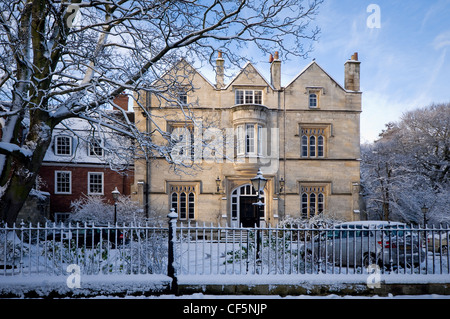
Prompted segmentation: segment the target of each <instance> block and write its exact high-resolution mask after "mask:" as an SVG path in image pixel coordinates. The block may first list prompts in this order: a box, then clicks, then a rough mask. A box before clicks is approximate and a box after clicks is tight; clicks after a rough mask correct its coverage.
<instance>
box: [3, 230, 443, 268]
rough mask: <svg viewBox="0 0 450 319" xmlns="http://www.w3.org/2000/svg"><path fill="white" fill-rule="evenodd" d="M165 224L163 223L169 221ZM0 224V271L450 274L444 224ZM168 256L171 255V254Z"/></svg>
mask: <svg viewBox="0 0 450 319" xmlns="http://www.w3.org/2000/svg"><path fill="white" fill-rule="evenodd" d="M169 224H170V223H169ZM171 225H173V226H170V225H169V226H170V227H174V228H173V229H172V233H173V234H174V239H173V240H172V244H173V245H169V227H163V226H149V225H132V224H131V225H121V226H119V225H117V224H116V225H109V224H108V225H91V224H76V225H67V226H66V225H63V224H54V223H51V224H49V223H47V224H45V225H39V224H38V225H36V226H32V225H31V224H30V225H25V224H23V223H22V224H21V225H20V226H13V227H7V226H3V227H1V228H0V276H14V275H35V274H38V275H39V274H49V275H67V273H68V272H67V269H68V267H69V266H70V265H72V264H76V265H78V266H79V267H80V274H111V275H115V274H164V275H167V274H169V275H170V273H171V272H170V269H169V270H168V268H170V267H169V253H168V250H169V247H172V246H173V251H172V252H173V254H172V256H173V262H170V264H171V265H172V266H173V268H172V273H173V272H174V273H175V275H176V276H180V275H239V274H261V275H265V274H266V275H272V274H280V275H291V274H322V273H326V274H363V273H366V274H367V273H373V271H374V267H376V269H377V271H379V272H380V273H395V274H423V275H426V274H450V268H449V264H450V252H449V250H448V240H449V237H450V229H449V228H448V226H446V227H439V228H414V227H412V226H406V225H405V224H390V225H382V226H380V225H375V226H373V227H372V226H368V227H365V226H361V225H358V224H352V223H349V224H347V225H346V224H341V225H337V226H333V227H323V228H296V227H294V226H292V227H286V226H283V227H276V228H272V227H261V228H244V227H220V226H213V225H210V226H207V225H205V224H204V225H198V224H190V223H188V224H186V223H180V224H179V225H176V223H172V224H171ZM170 258H172V257H170Z"/></svg>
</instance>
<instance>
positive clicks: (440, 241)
mask: <svg viewBox="0 0 450 319" xmlns="http://www.w3.org/2000/svg"><path fill="white" fill-rule="evenodd" d="M449 237H450V232H448V231H442V232H435V231H432V232H431V233H429V234H428V236H427V242H428V244H427V246H428V250H429V251H434V252H437V253H441V254H445V253H446V252H447V251H448V239H449Z"/></svg>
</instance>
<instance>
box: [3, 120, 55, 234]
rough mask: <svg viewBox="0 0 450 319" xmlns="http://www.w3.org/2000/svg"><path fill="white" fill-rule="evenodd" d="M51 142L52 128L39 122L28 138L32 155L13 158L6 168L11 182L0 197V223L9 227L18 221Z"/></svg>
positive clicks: (33, 127)
mask: <svg viewBox="0 0 450 319" xmlns="http://www.w3.org/2000/svg"><path fill="white" fill-rule="evenodd" d="M51 140H52V132H51V129H50V126H48V125H47V124H46V123H45V122H43V121H39V120H37V121H36V123H35V124H34V125H33V126H32V129H31V130H30V132H29V133H28V136H27V138H26V141H27V144H28V145H32V146H33V147H32V148H31V147H30V148H29V149H30V150H31V151H32V155H31V156H23V157H14V158H12V160H11V165H10V166H9V167H5V168H4V169H10V171H9V172H2V173H5V174H8V175H9V181H8V182H7V183H6V184H5V185H4V186H3V188H4V191H3V192H2V195H1V197H0V221H2V222H5V223H7V224H8V226H12V224H13V223H14V222H15V221H16V219H17V215H18V214H19V212H20V210H21V209H22V207H23V205H24V203H25V201H26V199H27V197H28V194H29V193H30V191H31V189H32V188H33V186H34V184H35V181H36V177H37V175H38V173H39V170H40V168H41V166H42V162H43V159H44V156H45V153H46V152H47V149H48V147H49V146H50V143H51Z"/></svg>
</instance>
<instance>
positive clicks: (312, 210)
mask: <svg viewBox="0 0 450 319" xmlns="http://www.w3.org/2000/svg"><path fill="white" fill-rule="evenodd" d="M315 214H316V194H314V193H311V194H310V195H309V216H314V215H315Z"/></svg>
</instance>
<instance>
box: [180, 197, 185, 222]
mask: <svg viewBox="0 0 450 319" xmlns="http://www.w3.org/2000/svg"><path fill="white" fill-rule="evenodd" d="M180 219H186V193H181V194H180Z"/></svg>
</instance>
